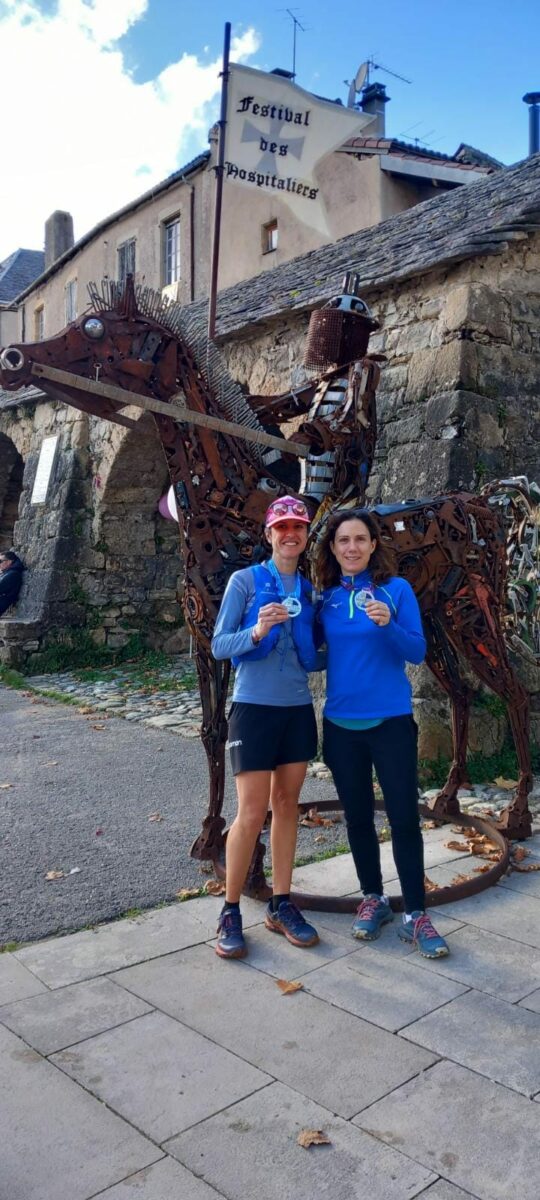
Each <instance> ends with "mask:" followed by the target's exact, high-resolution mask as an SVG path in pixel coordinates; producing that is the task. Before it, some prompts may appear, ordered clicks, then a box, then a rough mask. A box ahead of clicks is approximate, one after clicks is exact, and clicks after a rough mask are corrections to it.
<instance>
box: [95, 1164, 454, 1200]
mask: <svg viewBox="0 0 540 1200" xmlns="http://www.w3.org/2000/svg"><path fill="white" fill-rule="evenodd" d="M426 1195H429V1193H426ZM96 1200H223V1193H222V1192H216V1191H215V1189H214V1188H213V1187H209V1185H208V1184H207V1183H203V1181H202V1179H196V1178H195V1176H194V1175H192V1174H191V1171H188V1170H186V1168H185V1167H183V1166H182V1164H181V1163H179V1162H177V1160H176V1159H174V1158H168V1157H167V1158H162V1159H161V1160H160V1162H157V1163H154V1164H153V1166H151V1167H145V1169H144V1170H143V1171H137V1173H136V1174H135V1175H130V1177H129V1179H124V1180H122V1183H117V1184H116V1186H115V1187H112V1188H107V1191H106V1192H100V1193H99V1197H96ZM435 1200H438V1198H437V1197H435ZM444 1200H446V1198H444ZM448 1200H453V1197H450V1196H449V1197H448ZM456 1200H457V1196H456Z"/></svg>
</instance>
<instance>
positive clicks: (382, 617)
mask: <svg viewBox="0 0 540 1200" xmlns="http://www.w3.org/2000/svg"><path fill="white" fill-rule="evenodd" d="M364 611H365V613H366V616H367V617H369V619H370V621H373V622H374V623H375V625H388V623H389V621H390V617H391V616H392V614H391V612H390V609H389V607H388V605H387V604H384V603H383V601H382V600H368V602H367V604H365V605H364Z"/></svg>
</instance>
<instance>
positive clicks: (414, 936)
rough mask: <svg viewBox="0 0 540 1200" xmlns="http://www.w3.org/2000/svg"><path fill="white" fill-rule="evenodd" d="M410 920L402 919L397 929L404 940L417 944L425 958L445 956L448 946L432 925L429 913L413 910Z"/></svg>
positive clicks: (411, 944) (410, 943)
mask: <svg viewBox="0 0 540 1200" xmlns="http://www.w3.org/2000/svg"><path fill="white" fill-rule="evenodd" d="M411 918H412V919H411V920H410V921H402V922H401V925H400V927H399V929H398V931H397V933H398V937H399V938H401V941H402V942H408V943H409V945H410V946H416V949H417V950H419V951H420V954H422V955H423V957H424V958H445V957H446V955H447V954H449V953H450V952H449V949H448V946H447V944H446V942H445V940H444V938H443V937H441V935H440V933H437V930H436V929H435V927H434V926H433V925H432V923H431V921H430V919H429V917H428V915H427V913H425V912H413V913H411Z"/></svg>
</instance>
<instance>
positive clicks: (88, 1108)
mask: <svg viewBox="0 0 540 1200" xmlns="http://www.w3.org/2000/svg"><path fill="white" fill-rule="evenodd" d="M0 1094H1V1096H2V1106H1V1116H0V1121H1V1129H2V1137H1V1143H2V1150H1V1158H2V1170H1V1184H0V1187H1V1195H2V1197H3V1198H4V1197H5V1200H89V1197H91V1196H95V1195H96V1192H99V1191H100V1190H102V1189H103V1188H106V1187H110V1186H111V1185H112V1184H114V1183H117V1182H118V1181H119V1180H120V1179H124V1178H125V1176H126V1175H128V1174H132V1173H133V1172H135V1171H139V1170H141V1169H142V1168H143V1167H146V1166H148V1165H149V1164H150V1163H152V1162H155V1161H156V1159H158V1158H160V1157H161V1151H160V1150H159V1149H158V1148H157V1147H156V1146H154V1145H152V1143H151V1142H149V1141H148V1140H147V1139H146V1138H145V1137H143V1136H142V1134H140V1133H137V1132H136V1130H134V1129H132V1128H131V1126H130V1125H128V1124H127V1123H126V1122H125V1121H122V1120H121V1118H120V1117H117V1116H116V1115H115V1114H114V1113H111V1112H110V1111H108V1110H107V1109H106V1108H105V1107H104V1106H103V1105H102V1104H100V1103H99V1102H98V1101H97V1100H95V1099H94V1098H93V1096H89V1095H88V1093H87V1092H85V1091H84V1090H83V1089H82V1088H80V1087H79V1086H78V1085H77V1084H76V1083H73V1081H72V1080H71V1079H68V1078H67V1077H66V1076H65V1075H63V1074H62V1072H61V1071H58V1070H57V1068H56V1067H54V1066H52V1064H51V1063H49V1062H46V1061H45V1060H44V1059H43V1058H41V1057H40V1055H39V1054H37V1053H36V1051H35V1050H30V1049H29V1047H28V1046H25V1044H24V1042H22V1041H21V1040H20V1038H17V1037H15V1035H14V1034H13V1033H10V1031H9V1030H8V1029H4V1028H0Z"/></svg>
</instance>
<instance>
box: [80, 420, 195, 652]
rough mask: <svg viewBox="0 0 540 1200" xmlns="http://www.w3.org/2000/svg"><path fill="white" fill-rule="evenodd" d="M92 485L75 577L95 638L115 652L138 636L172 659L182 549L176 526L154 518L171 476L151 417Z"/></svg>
mask: <svg viewBox="0 0 540 1200" xmlns="http://www.w3.org/2000/svg"><path fill="white" fill-rule="evenodd" d="M96 480H97V486H96V488H95V514H94V521H93V534H92V543H93V544H92V547H91V551H90V563H89V565H88V566H87V567H86V568H84V569H83V570H82V571H81V572H79V582H80V585H81V587H82V590H83V592H84V596H85V603H86V605H87V606H88V609H89V610H91V621H90V624H91V626H92V627H93V628H94V635H93V636H94V638H95V640H96V641H97V642H99V643H101V644H103V645H107V646H108V647H109V648H110V649H118V648H119V647H122V646H123V645H125V644H126V643H127V642H128V640H129V638H130V637H132V636H133V635H134V634H138V635H140V638H141V639H142V640H144V641H145V643H146V644H147V645H149V646H150V647H152V648H155V649H165V650H167V651H168V652H174V651H176V650H178V649H180V648H181V647H182V645H183V644H184V638H185V634H184V630H183V620H182V613H181V608H180V605H179V603H178V599H177V595H178V587H179V583H180V580H179V576H180V571H181V559H180V545H179V537H178V526H177V524H176V522H173V521H166V520H165V519H164V518H163V517H162V516H161V514H160V513H159V510H158V502H159V499H160V497H161V496H162V495H163V493H164V492H165V491H166V490H167V488H168V486H169V475H168V470H167V463H166V459H165V454H164V451H163V448H162V445H161V442H160V439H159V436H158V433H157V429H156V426H155V424H154V421H153V418H152V417H151V416H150V415H147V414H145V415H144V416H143V417H141V419H140V420H139V421H138V422H137V427H136V429H132V430H129V432H128V433H127V434H126V435H125V436H124V437H123V438H122V440H121V441H120V444H119V446H118V448H117V450H116V453H115V455H114V458H113V459H112V462H111V464H110V466H109V468H108V469H104V471H103V474H102V475H98V476H97V477H96ZM96 480H95V482H96ZM81 599H82V597H81Z"/></svg>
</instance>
